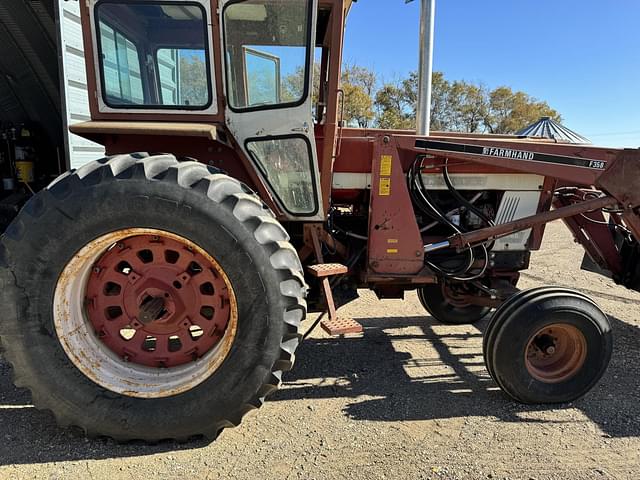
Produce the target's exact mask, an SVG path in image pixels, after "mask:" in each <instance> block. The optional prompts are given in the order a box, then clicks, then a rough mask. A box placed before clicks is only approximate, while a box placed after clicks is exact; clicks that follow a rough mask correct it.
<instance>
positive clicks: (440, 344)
mask: <svg viewBox="0 0 640 480" xmlns="http://www.w3.org/2000/svg"><path fill="white" fill-rule="evenodd" d="M610 318H611V320H612V323H613V327H614V334H615V337H616V348H615V353H614V356H613V359H612V362H611V366H610V368H609V370H608V372H607V374H606V375H605V377H604V378H603V380H602V381H601V382H600V384H599V385H598V386H597V387H596V388H595V389H594V390H593V391H592V392H590V393H589V394H588V395H587V396H586V397H585V398H583V399H581V400H579V401H577V402H575V403H574V404H572V405H570V406H572V407H575V408H579V409H580V410H582V411H583V412H584V413H585V414H586V415H587V416H588V417H589V418H590V419H591V420H593V421H594V422H595V423H596V424H597V425H598V426H599V427H600V428H601V429H602V431H603V432H604V434H606V435H610V436H612V437H630V436H640V418H638V415H637V413H638V405H640V370H638V368H637V362H638V359H639V358H640V329H639V328H637V327H633V326H631V325H629V324H627V323H624V322H622V321H620V320H617V319H616V318H613V317H610ZM359 321H360V322H361V323H362V324H363V325H364V326H365V329H366V333H365V336H364V338H352V339H349V338H343V339H308V340H307V341H305V342H304V343H303V345H301V347H300V348H299V350H298V354H297V358H298V361H297V363H296V368H295V369H294V370H293V372H291V373H290V374H288V375H287V376H286V377H285V380H286V383H287V384H289V385H290V387H291V388H284V389H283V390H281V391H279V392H278V393H277V394H276V395H274V396H273V397H271V400H275V401H288V400H294V399H321V398H334V397H347V398H352V399H353V402H352V403H350V404H349V405H348V406H347V407H346V408H345V411H344V413H345V415H347V416H349V417H350V418H353V419H354V420H374V421H376V420H377V421H398V420H425V419H435V418H449V417H466V416H488V417H496V418H498V419H499V420H501V421H504V422H521V421H527V422H532V421H538V420H531V419H527V418H523V416H521V414H523V413H526V412H531V411H539V410H549V409H556V408H566V407H568V406H567V405H560V406H555V407H539V406H525V405H520V404H517V403H514V402H512V401H510V400H509V399H508V398H507V397H505V396H504V395H503V394H502V393H501V392H500V391H498V390H497V387H496V385H495V384H494V382H493V381H492V380H491V379H490V377H489V375H488V373H487V372H486V371H485V370H484V369H480V370H478V366H481V365H482V361H481V357H482V352H481V351H480V339H481V336H482V330H483V329H484V327H485V324H484V323H481V324H480V325H478V327H479V330H475V331H474V332H473V333H469V334H453V333H452V334H445V335H437V334H436V333H435V332H434V330H433V328H432V326H433V323H432V319H431V318H428V317H409V318H407V317H401V318H369V319H360V320H359ZM410 326H414V327H418V328H420V329H421V331H422V332H421V333H420V334H418V335H406V336H402V335H397V333H399V332H398V330H397V329H399V328H402V327H410ZM385 330H388V331H389V333H387V332H386V331H385ZM394 330H395V331H394ZM392 331H394V332H392ZM391 333H393V335H391ZM392 339H393V340H394V341H398V340H402V339H411V340H415V341H425V342H430V343H431V345H432V346H433V348H434V349H435V350H436V352H437V354H438V355H437V356H438V358H434V359H429V360H425V359H420V358H412V357H411V355H410V354H408V353H404V352H398V351H396V349H395V348H394V346H393V344H392ZM467 341H469V342H473V345H476V346H477V347H476V349H477V351H473V352H472V353H461V352H460V351H458V350H460V349H461V348H460V347H461V346H463V345H464V342H467ZM451 344H453V346H451ZM463 349H464V351H466V352H469V347H468V346H464V348H463ZM471 350H473V348H471ZM442 365H444V366H446V367H448V368H447V369H446V372H451V373H442V371H443V369H442V368H436V371H438V372H439V373H438V374H429V375H427V376H424V377H420V376H410V375H408V374H407V371H412V369H414V368H424V367H439V366H442ZM469 367H474V371H471V370H470V369H469ZM413 371H418V370H413ZM420 371H422V370H420ZM427 371H428V370H427ZM318 378H327V379H329V380H328V382H327V385H326V386H316V385H315V383H317V379H318ZM312 379H313V383H312V382H311V380H312ZM306 380H309V381H307V382H306ZM291 384H294V385H291ZM361 395H366V396H369V397H378V398H376V399H373V400H364V401H361V400H357V398H358V397H359V396H361ZM30 403H31V399H30V395H29V393H28V392H27V391H25V390H21V389H17V388H15V387H14V386H13V385H12V384H11V375H10V367H9V366H8V365H7V364H6V363H5V362H4V361H3V360H2V358H1V357H0V465H8V464H25V463H43V462H56V461H63V460H64V461H73V460H86V459H105V458H114V457H120V458H121V457H128V456H140V455H152V454H155V453H162V452H168V451H175V450H180V449H193V448H199V447H203V446H206V445H207V444H208V442H207V441H205V440H200V441H192V442H190V443H188V444H178V443H175V442H164V443H160V444H157V445H145V444H141V443H130V444H125V445H118V444H116V443H115V442H113V441H111V440H107V439H97V440H90V439H87V438H84V437H82V436H77V435H74V433H73V432H71V431H69V430H68V429H60V428H58V427H57V426H56V425H55V422H54V419H53V417H52V416H51V415H50V414H48V413H46V412H39V411H37V410H35V409H34V408H33V407H31V406H30Z"/></svg>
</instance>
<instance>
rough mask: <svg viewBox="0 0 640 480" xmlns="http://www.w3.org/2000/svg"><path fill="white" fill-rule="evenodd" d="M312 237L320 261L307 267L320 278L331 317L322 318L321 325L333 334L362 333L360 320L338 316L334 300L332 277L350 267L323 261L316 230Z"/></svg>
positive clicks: (313, 231)
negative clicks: (330, 280) (330, 281)
mask: <svg viewBox="0 0 640 480" xmlns="http://www.w3.org/2000/svg"><path fill="white" fill-rule="evenodd" d="M311 239H312V241H313V249H314V251H315V255H316V260H317V261H318V262H320V263H319V264H317V265H311V266H310V267H307V270H308V272H309V273H310V274H311V275H313V276H314V277H316V278H318V279H319V280H320V283H321V284H322V293H323V294H324V299H325V302H326V304H327V313H328V314H329V318H328V319H325V320H322V322H320V326H321V327H322V329H323V330H324V331H325V332H327V333H328V334H329V335H331V336H337V335H347V334H356V333H362V325H360V324H359V323H358V322H356V321H355V320H353V319H352V318H340V317H338V315H337V313H336V305H335V303H334V301H333V293H332V292H331V284H330V283H329V278H330V277H333V276H336V275H343V274H345V273H347V272H348V271H349V269H348V268H347V267H346V266H345V265H342V264H340V263H323V262H324V260H323V258H322V248H321V246H320V240H319V239H318V234H317V232H316V231H315V230H312V231H311Z"/></svg>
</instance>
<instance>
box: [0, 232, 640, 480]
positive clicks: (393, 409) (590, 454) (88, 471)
mask: <svg viewBox="0 0 640 480" xmlns="http://www.w3.org/2000/svg"><path fill="white" fill-rule="evenodd" d="M581 256H582V252H581V250H580V249H579V248H578V247H576V246H574V245H573V244H572V240H571V238H570V236H569V235H568V234H567V233H566V230H565V229H564V227H563V226H562V225H561V224H552V225H550V226H549V228H548V232H547V236H546V239H545V244H544V247H543V249H542V250H541V251H540V252H537V253H535V254H534V258H533V260H532V265H533V267H532V268H531V269H530V270H529V271H528V272H526V273H524V275H523V281H522V284H521V286H523V287H529V286H535V285H541V284H561V285H567V286H571V287H576V288H579V289H580V290H582V291H583V292H585V293H587V294H588V295H590V296H592V297H593V298H594V299H595V300H596V301H597V302H598V303H599V304H600V306H601V307H602V308H603V309H604V310H605V312H607V314H609V315H610V318H611V321H612V324H613V329H614V334H615V340H616V346H615V353H614V355H613V359H612V362H611V366H610V367H609V370H608V372H607V373H606V374H605V377H604V378H603V380H602V381H601V382H600V384H599V385H598V386H597V387H596V388H594V390H593V391H592V392H590V393H589V394H588V395H587V396H586V397H584V398H583V399H581V400H579V401H576V402H574V403H572V404H567V405H560V406H554V407H540V406H523V405H519V404H517V403H514V402H512V401H510V400H509V399H508V398H506V397H505V396H504V395H503V394H502V393H501V392H500V391H499V390H498V388H497V387H496V385H495V384H494V383H493V381H492V380H491V379H490V378H489V376H488V374H487V372H486V370H485V368H484V365H483V363H482V351H481V342H482V331H483V329H484V328H485V325H486V321H485V322H482V323H481V324H479V325H476V326H471V327H468V326H462V327H448V326H439V325H436V324H435V323H434V322H433V320H432V319H431V318H430V317H428V316H426V315H425V313H424V311H423V309H422V308H421V307H420V304H419V302H418V300H417V298H416V296H415V294H413V293H411V294H408V295H407V298H406V300H404V301H385V302H380V301H378V300H376V299H375V297H374V296H373V295H371V294H370V293H368V292H362V297H361V298H360V299H359V300H358V301H357V302H354V303H352V304H350V305H348V306H346V307H344V309H343V311H342V314H343V315H345V316H347V315H349V316H352V317H353V318H356V319H358V320H359V321H360V322H361V323H362V324H363V325H364V326H365V334H364V336H363V337H362V338H348V339H331V338H328V337H327V336H326V335H325V334H324V333H322V332H321V331H317V332H315V334H314V335H313V336H312V337H311V338H310V339H309V340H308V341H307V342H305V344H304V345H302V346H301V348H300V349H299V351H298V361H297V364H296V368H295V369H294V371H293V372H291V373H290V374H289V375H288V376H287V377H286V378H285V383H284V385H283V388H282V390H280V391H279V392H278V393H277V394H276V395H275V396H274V397H273V398H272V401H271V402H268V403H267V404H266V405H265V407H264V408H262V409H261V410H260V411H259V412H258V413H257V414H253V415H250V416H249V417H248V418H246V419H245V422H244V423H243V424H242V425H241V426H240V427H239V428H237V429H234V430H227V431H225V432H224V433H223V434H222V435H221V437H220V438H219V439H218V440H217V441H216V442H214V443H212V444H207V443H205V442H199V443H190V444H187V445H178V444H175V443H163V444H160V445H155V446H147V445H140V444H129V445H117V444H115V443H113V442H111V441H109V440H88V439H85V438H82V437H77V436H75V435H74V433H73V432H70V431H63V430H60V429H58V428H57V427H56V426H55V425H54V423H53V421H52V418H51V416H50V415H48V414H47V413H43V412H38V411H36V410H35V409H34V408H33V407H32V406H31V405H30V398H29V394H28V393H27V392H25V391H23V390H18V389H16V388H14V387H13V386H12V384H11V381H10V371H9V367H8V365H7V364H6V363H4V362H3V361H2V360H1V359H0V478H2V479H4V478H49V479H56V478H92V477H94V478H109V479H110V480H116V479H131V478H149V477H152V476H153V477H155V478H161V479H162V478H177V477H180V478H192V477H198V478H225V479H226V478H242V479H258V478H287V479H295V478H303V479H311V478H317V479H325V478H326V479H333V478H354V479H377V478H403V479H406V478H434V479H439V478H442V479H449V478H451V479H458V478H459V479H477V478H495V479H498V478H510V479H511V478H513V479H516V478H517V479H520V478H522V479H539V480H542V479H611V478H616V479H623V478H626V479H636V478H640V419H639V418H638V415H637V414H638V405H639V404H640V402H639V401H640V370H639V369H638V367H637V359H638V358H639V357H640V329H639V328H638V327H639V326H640V321H639V320H640V319H639V318H638V315H637V310H636V305H637V304H638V300H640V294H637V293H635V292H631V291H627V290H625V289H624V288H621V287H618V286H616V285H614V284H613V282H611V281H609V280H607V279H605V278H602V277H599V276H597V275H594V274H590V273H586V272H581V271H580V270H579V269H578V267H579V265H580V260H581Z"/></svg>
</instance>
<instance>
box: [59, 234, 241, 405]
mask: <svg viewBox="0 0 640 480" xmlns="http://www.w3.org/2000/svg"><path fill="white" fill-rule="evenodd" d="M136 235H159V236H164V237H169V238H172V239H174V240H177V241H180V242H182V243H184V244H185V245H187V246H191V247H193V248H194V249H195V250H197V251H198V252H199V253H200V254H202V255H203V256H204V257H205V258H206V259H207V260H209V261H210V262H211V263H212V264H213V265H214V267H216V269H217V273H219V274H220V275H221V276H222V277H223V279H224V281H225V284H226V285H227V288H228V290H229V297H230V305H231V310H230V318H229V323H228V325H227V329H226V331H225V334H224V336H223V337H222V339H221V341H220V342H219V343H218V344H217V345H216V347H215V348H213V349H212V350H211V351H210V352H208V353H207V354H205V355H204V356H203V357H201V358H199V359H198V360H196V361H194V362H192V363H189V364H185V365H179V366H177V367H170V368H152V367H147V366H143V365H138V364H134V363H127V362H125V361H124V360H123V359H122V358H120V357H119V356H117V355H116V354H115V353H114V352H113V351H111V350H110V349H109V348H108V347H107V346H106V345H105V344H104V343H103V342H102V341H100V339H99V338H98V336H97V335H96V334H95V332H94V330H93V328H92V326H91V322H90V320H89V318H88V317H87V314H86V310H85V292H86V287H87V282H88V279H89V275H90V273H91V271H92V269H93V266H94V264H95V262H96V261H97V260H98V259H99V258H100V256H101V255H102V254H103V253H104V252H105V251H106V250H107V249H108V248H109V247H110V246H112V245H113V244H114V243H116V242H117V241H120V240H123V239H125V238H128V237H132V236H136ZM53 320H54V325H55V329H56V334H57V335H58V339H59V340H60V344H61V345H62V348H63V349H64V351H65V353H66V354H67V356H68V357H69V360H71V362H72V363H73V364H74V365H75V366H76V367H77V368H78V369H79V370H80V371H81V372H82V373H83V374H84V375H86V376H87V377H88V378H90V379H91V380H92V381H94V382H95V383H97V384H98V385H100V386H102V387H104V388H106V389H107V390H110V391H112V392H115V393H118V394H121V395H125V396H129V397H137V398H163V397H170V396H173V395H177V394H179V393H183V392H186V391H188V390H190V389H192V388H194V387H196V386H197V385H199V384H201V383H202V382H204V381H205V380H206V379H207V378H209V377H210V376H211V375H212V374H213V372H215V371H216V370H217V369H218V367H219V366H220V364H221V363H222V361H223V360H224V359H225V358H226V357H227V354H228V353H229V350H230V349H231V345H232V344H233V340H234V338H235V334H236V329H237V321H238V315H237V304H236V299H235V294H234V292H233V288H232V287H231V283H230V281H229V279H228V278H227V276H226V275H225V273H224V271H223V270H222V268H221V267H220V266H219V265H218V263H217V262H216V261H215V259H214V258H213V257H212V256H211V255H209V254H208V253H207V252H206V251H205V250H203V249H202V248H201V247H199V246H198V245H196V244H194V243H193V242H191V241H189V240H187V239H185V238H183V237H181V236H179V235H176V234H173V233H170V232H166V231H162V230H156V229H150V228H131V229H126V230H119V231H116V232H112V233H108V234H106V235H103V236H101V237H99V238H97V239H95V240H93V241H91V242H89V243H88V244H87V245H85V246H84V247H83V248H82V249H81V250H80V251H79V252H77V253H76V254H75V255H74V256H73V258H72V259H71V260H70V261H69V262H68V263H67V265H66V266H65V268H64V270H63V271H62V274H61V275H60V277H59V279H58V283H57V285H56V289H55V293H54V302H53Z"/></svg>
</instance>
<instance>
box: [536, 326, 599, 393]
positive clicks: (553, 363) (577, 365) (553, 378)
mask: <svg viewBox="0 0 640 480" xmlns="http://www.w3.org/2000/svg"><path fill="white" fill-rule="evenodd" d="M586 358H587V341H586V338H585V336H584V334H583V333H582V332H581V331H580V330H579V329H578V328H577V327H576V326H574V325H570V324H567V323H556V324H552V325H548V326H546V327H544V328H542V329H540V330H538V331H537V332H536V333H535V334H534V335H533V336H531V338H530V339H529V342H528V343H527V348H526V351H525V366H526V368H527V371H528V372H529V374H530V375H531V376H532V377H533V378H535V379H536V380H539V381H541V382H544V383H560V382H564V381H567V380H569V379H571V378H573V377H575V376H576V375H577V374H578V372H579V371H580V369H582V367H583V366H584V364H585V361H586Z"/></svg>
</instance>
